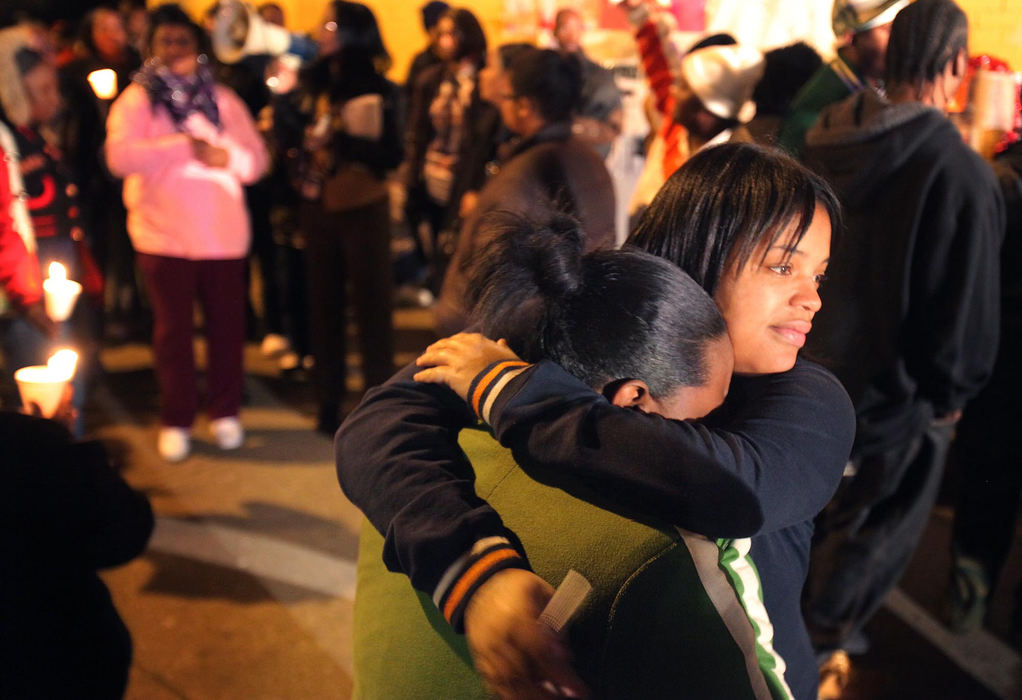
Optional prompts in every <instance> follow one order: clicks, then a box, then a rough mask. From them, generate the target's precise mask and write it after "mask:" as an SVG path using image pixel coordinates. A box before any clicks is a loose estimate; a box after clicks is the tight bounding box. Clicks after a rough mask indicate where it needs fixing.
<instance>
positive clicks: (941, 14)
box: [886, 0, 969, 84]
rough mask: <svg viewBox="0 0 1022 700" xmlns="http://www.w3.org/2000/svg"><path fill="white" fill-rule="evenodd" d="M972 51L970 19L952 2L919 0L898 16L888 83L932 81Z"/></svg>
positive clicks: (889, 51)
mask: <svg viewBox="0 0 1022 700" xmlns="http://www.w3.org/2000/svg"><path fill="white" fill-rule="evenodd" d="M968 49H969V20H968V18H967V17H966V16H965V13H964V12H962V10H961V8H960V7H958V5H956V4H955V3H954V2H952V1H951V0H916V2H914V3H912V4H911V5H909V6H908V7H906V8H905V9H904V10H902V11H901V12H899V13H898V15H897V16H896V17H895V18H894V22H893V23H892V24H891V37H890V40H889V41H888V43H887V58H886V80H887V82H888V83H907V84H919V83H928V82H930V81H932V80H933V79H934V78H936V77H937V75H938V74H939V73H940V72H941V71H943V70H944V68H945V66H947V64H948V63H949V62H950V61H954V60H955V58H956V57H957V56H958V55H959V54H960V53H962V52H965V53H968Z"/></svg>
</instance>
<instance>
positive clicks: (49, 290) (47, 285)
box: [43, 262, 82, 321]
mask: <svg viewBox="0 0 1022 700" xmlns="http://www.w3.org/2000/svg"><path fill="white" fill-rule="evenodd" d="M49 273H50V276H49V277H48V278H47V279H44V280H43V291H44V292H45V293H46V315H47V316H49V317H50V319H51V320H53V321H66V320H67V318H68V317H69V316H70V315H71V312H72V311H74V308H75V302H76V301H78V295H79V294H81V293H82V285H80V284H78V283H77V282H75V281H74V280H69V279H68V278H67V268H65V267H64V266H63V265H61V264H60V263H59V262H52V263H50V267H49Z"/></svg>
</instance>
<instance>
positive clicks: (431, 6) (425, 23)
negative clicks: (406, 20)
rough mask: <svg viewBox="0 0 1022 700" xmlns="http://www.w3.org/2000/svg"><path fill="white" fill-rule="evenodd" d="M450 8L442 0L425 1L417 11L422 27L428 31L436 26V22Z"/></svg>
mask: <svg viewBox="0 0 1022 700" xmlns="http://www.w3.org/2000/svg"><path fill="white" fill-rule="evenodd" d="M450 8H451V6H450V5H448V4H447V3H446V2H443V0H431V2H427V3H426V4H425V5H423V6H422V7H421V8H419V13H420V14H421V15H422V28H423V29H425V30H426V31H427V32H428V31H429V30H430V29H432V28H433V27H435V26H436V23H437V22H439V21H440V18H441V17H442V16H443V14H444V12H446V11H447V10H449V9H450Z"/></svg>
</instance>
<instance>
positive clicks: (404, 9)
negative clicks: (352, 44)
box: [149, 0, 504, 82]
mask: <svg viewBox="0 0 1022 700" xmlns="http://www.w3.org/2000/svg"><path fill="white" fill-rule="evenodd" d="M328 1H329V0H276V2H278V3H279V4H280V6H281V7H283V8H284V15H285V17H286V18H287V24H288V28H289V29H292V30H296V31H300V32H310V31H312V29H313V28H315V27H316V25H317V24H318V22H319V19H320V17H321V16H322V14H323V8H325V7H326V5H327V2H328ZM363 2H365V4H366V5H368V6H369V7H370V8H372V10H373V13H374V14H375V15H376V21H377V22H378V23H379V25H380V31H381V32H383V41H384V43H385V44H386V45H387V50H388V51H390V55H391V56H392V57H393V59H394V68H393V69H392V70H391V72H390V78H391V79H392V80H396V81H399V82H400V81H403V80H404V76H405V73H406V72H407V71H408V65H409V64H410V63H411V61H412V57H413V56H414V55H415V54H416V53H417V52H418V51H419V50H421V49H422V47H423V46H425V44H426V36H425V34H424V33H423V31H422V18H421V15H420V14H419V9H418V8H419V7H420V6H421V5H422V4H424V3H425V2H426V0H363ZM212 3H213V0H180V4H181V6H182V7H184V8H185V9H186V10H187V11H188V12H189V13H190V14H191V15H192V16H193V17H199V16H200V15H201V14H202V13H203V12H204V11H205V9H206V8H207V7H209V6H210V5H211V4H212ZM149 4H150V5H158V4H160V3H159V2H150V3H149ZM253 4H254V5H258V4H259V0H256V2H254V3H253ZM449 4H451V5H453V6H457V5H458V3H457V2H451V3H449ZM463 6H465V7H469V8H471V10H472V12H473V13H475V15H476V17H478V18H479V21H480V23H482V25H483V29H484V30H486V36H487V38H488V39H489V40H490V41H494V39H495V38H496V37H499V34H500V16H501V12H502V9H503V6H504V0H468V1H467V2H464V5H463Z"/></svg>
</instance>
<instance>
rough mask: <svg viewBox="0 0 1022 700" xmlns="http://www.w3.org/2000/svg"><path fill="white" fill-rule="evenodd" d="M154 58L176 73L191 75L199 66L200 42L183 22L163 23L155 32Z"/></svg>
mask: <svg viewBox="0 0 1022 700" xmlns="http://www.w3.org/2000/svg"><path fill="white" fill-rule="evenodd" d="M151 48H152V52H153V58H157V59H159V60H160V61H161V62H162V63H163V65H165V66H167V68H169V69H170V71H171V72H172V73H174V74H176V75H191V74H192V73H194V72H195V71H196V69H197V68H198V63H197V62H196V59H197V58H198V56H199V44H198V42H197V41H196V38H195V33H194V32H193V31H192V29H191V28H190V27H188V26H185V25H183V24H161V25H160V26H158V27H157V28H156V31H155V32H153V45H152V47H151Z"/></svg>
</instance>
